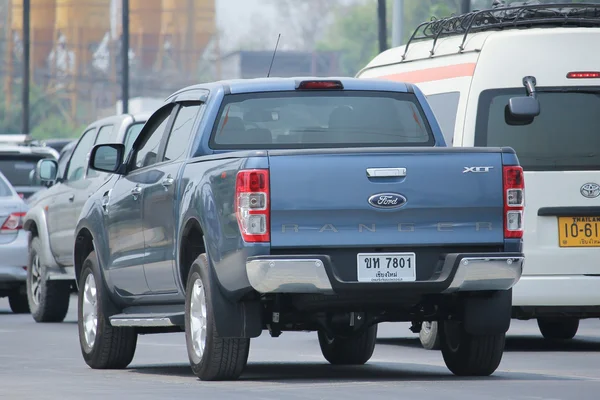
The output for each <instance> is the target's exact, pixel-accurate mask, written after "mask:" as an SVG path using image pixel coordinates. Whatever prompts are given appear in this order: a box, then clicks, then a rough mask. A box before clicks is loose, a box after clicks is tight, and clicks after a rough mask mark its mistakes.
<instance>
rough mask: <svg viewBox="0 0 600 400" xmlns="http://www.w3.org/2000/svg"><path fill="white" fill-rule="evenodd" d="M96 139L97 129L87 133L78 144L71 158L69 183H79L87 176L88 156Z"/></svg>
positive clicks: (68, 175) (68, 174) (68, 171)
mask: <svg viewBox="0 0 600 400" xmlns="http://www.w3.org/2000/svg"><path fill="white" fill-rule="evenodd" d="M95 139H96V129H95V128H94V129H90V130H89V131H86V132H85V133H84V134H83V136H82V137H81V139H80V140H79V143H77V147H75V150H74V151H73V155H72V156H71V160H70V161H69V166H68V170H67V181H71V182H73V181H77V180H79V179H83V177H84V176H85V171H86V170H87V164H88V154H89V153H90V151H91V150H92V146H93V144H94V140H95Z"/></svg>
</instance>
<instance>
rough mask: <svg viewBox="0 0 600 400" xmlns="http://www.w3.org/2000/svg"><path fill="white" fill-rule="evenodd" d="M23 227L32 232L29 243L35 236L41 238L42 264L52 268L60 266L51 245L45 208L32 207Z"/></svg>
mask: <svg viewBox="0 0 600 400" xmlns="http://www.w3.org/2000/svg"><path fill="white" fill-rule="evenodd" d="M23 229H24V230H26V231H28V232H30V235H29V243H31V240H33V238H35V237H37V238H38V239H39V241H40V243H41V245H42V251H41V252H40V254H39V256H40V258H41V262H42V264H43V265H44V266H46V267H51V268H52V267H58V266H59V264H58V263H57V262H56V259H55V258H54V254H52V249H51V247H50V235H49V234H48V225H47V221H46V213H45V212H44V210H43V209H41V208H39V207H34V208H32V209H30V210H29V212H28V213H27V215H26V217H25V221H24V223H23Z"/></svg>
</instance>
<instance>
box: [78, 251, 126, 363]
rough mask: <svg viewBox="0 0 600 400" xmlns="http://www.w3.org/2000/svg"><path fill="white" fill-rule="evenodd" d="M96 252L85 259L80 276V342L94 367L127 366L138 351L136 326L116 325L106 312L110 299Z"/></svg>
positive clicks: (86, 359) (84, 354)
mask: <svg viewBox="0 0 600 400" xmlns="http://www.w3.org/2000/svg"><path fill="white" fill-rule="evenodd" d="M103 288H104V285H103V284H102V280H101V277H100V274H99V272H98V267H97V266H96V255H95V253H94V252H92V253H90V255H89V256H88V257H87V258H86V259H85V261H84V262H83V269H82V272H81V277H80V279H79V295H78V302H77V305H78V307H77V308H78V309H77V316H78V318H77V325H78V328H79V345H80V347H81V354H82V355H83V359H84V360H85V362H86V364H87V365H89V366H90V367H91V368H93V369H123V368H126V367H127V366H128V365H129V364H130V363H131V361H132V360H133V356H134V354H135V348H136V345H137V333H136V332H135V328H129V327H113V326H112V325H111V324H110V320H109V319H108V316H107V315H106V314H105V312H106V310H105V306H104V304H106V302H107V301H108V299H106V298H105V296H106V293H104V290H103Z"/></svg>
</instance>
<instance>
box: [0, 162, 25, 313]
mask: <svg viewBox="0 0 600 400" xmlns="http://www.w3.org/2000/svg"><path fill="white" fill-rule="evenodd" d="M27 209H28V206H27V204H25V202H24V201H23V200H22V199H21V197H20V196H19V194H18V193H17V191H16V190H15V189H14V188H13V187H12V185H11V184H10V183H9V182H8V180H7V179H6V177H5V176H4V174H2V173H1V172H0V223H1V224H2V225H1V226H0V297H6V296H8V302H9V304H10V309H11V310H12V311H13V312H14V313H19V314H21V313H28V312H29V304H28V302H27V291H26V280H27V263H28V254H29V250H28V245H29V232H27V231H26V230H24V229H23V217H24V216H25V213H26V212H27Z"/></svg>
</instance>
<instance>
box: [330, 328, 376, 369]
mask: <svg viewBox="0 0 600 400" xmlns="http://www.w3.org/2000/svg"><path fill="white" fill-rule="evenodd" d="M318 335H319V345H320V346H321V353H323V357H325V359H326V360H327V361H329V362H330V363H331V364H334V365H362V364H365V363H366V362H367V361H369V360H370V359H371V356H373V350H375V342H376V340H377V324H375V325H371V326H370V327H369V328H367V330H366V331H364V332H363V333H361V334H358V335H355V336H350V337H337V336H334V337H330V336H329V335H327V333H325V332H323V331H319V333H318Z"/></svg>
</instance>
